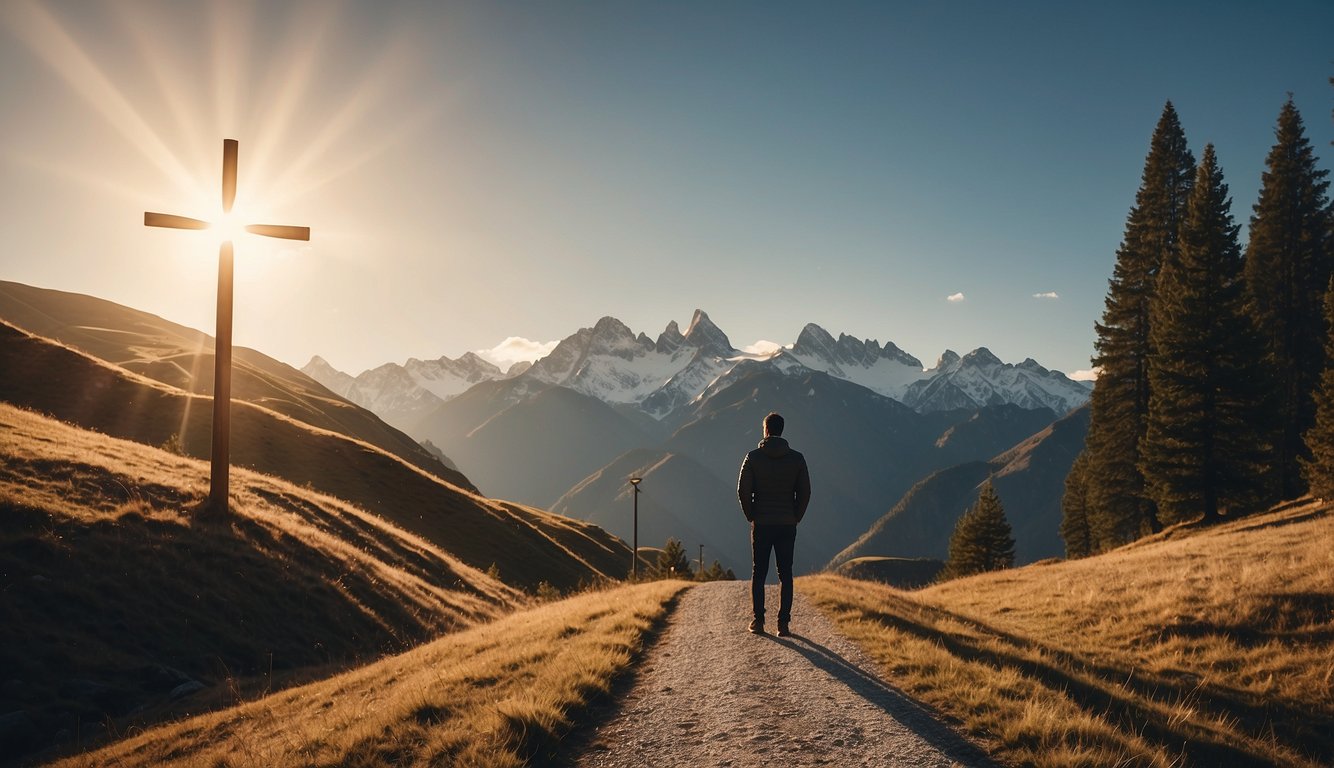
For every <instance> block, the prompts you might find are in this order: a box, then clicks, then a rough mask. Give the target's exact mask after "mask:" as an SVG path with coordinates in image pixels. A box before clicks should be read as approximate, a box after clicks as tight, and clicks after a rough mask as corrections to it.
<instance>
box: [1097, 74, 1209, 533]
mask: <svg viewBox="0 0 1334 768" xmlns="http://www.w3.org/2000/svg"><path fill="white" fill-rule="evenodd" d="M1194 171H1195V158H1194V156H1192V155H1191V153H1190V149H1189V148H1188V147H1187V146H1186V135H1185V133H1184V131H1182V129H1181V122H1180V121H1179V120H1178V119H1177V113H1176V110H1175V109H1174V108H1173V107H1172V103H1171V102H1170V101H1169V102H1168V103H1167V105H1166V106H1165V107H1164V108H1163V114H1162V117H1161V118H1160V119H1159V120H1158V125H1157V127H1156V128H1155V129H1154V132H1153V138H1152V140H1151V141H1150V144H1149V154H1148V157H1147V158H1146V159H1145V161H1144V173H1143V176H1142V177H1141V181H1140V188H1139V191H1138V192H1137V193H1136V194H1135V205H1134V206H1133V207H1132V208H1131V209H1130V214H1129V216H1128V217H1127V218H1126V229H1125V234H1124V235H1123V237H1122V240H1121V245H1120V247H1119V248H1118V249H1117V252H1116V266H1115V268H1114V271H1113V273H1112V279H1111V280H1110V281H1109V284H1108V289H1107V299H1106V308H1105V309H1104V311H1103V315H1102V321H1101V322H1099V323H1098V324H1097V325H1096V326H1095V327H1096V330H1097V334H1098V338H1097V342H1096V344H1095V349H1096V356H1095V357H1094V360H1093V362H1094V364H1095V365H1096V366H1097V367H1098V368H1099V369H1100V370H1099V373H1098V381H1097V384H1096V385H1095V386H1094V388H1093V395H1092V402H1091V421H1090V423H1089V434H1088V438H1087V440H1086V443H1085V445H1086V450H1087V451H1088V454H1089V458H1088V468H1087V472H1088V480H1087V483H1088V488H1087V497H1088V503H1089V508H1088V518H1089V528H1090V530H1091V534H1092V538H1093V540H1094V542H1095V549H1106V548H1108V547H1111V546H1115V545H1117V544H1121V543H1123V542H1125V541H1129V540H1131V539H1133V538H1135V537H1137V536H1139V535H1141V534H1142V533H1144V532H1145V531H1146V530H1158V529H1159V528H1160V527H1161V525H1160V523H1159V521H1158V516H1157V511H1156V509H1155V507H1154V505H1153V502H1152V501H1151V500H1150V499H1149V498H1148V497H1147V495H1146V494H1145V489H1144V477H1143V475H1142V474H1141V473H1140V469H1139V465H1140V456H1139V444H1140V440H1141V439H1142V438H1143V436H1144V432H1145V417H1146V415H1147V414H1148V411H1149V396H1150V383H1149V357H1150V355H1151V354H1152V350H1151V343H1152V341H1151V335H1150V317H1149V301H1150V299H1151V298H1152V297H1153V291H1154V284H1155V282H1156V280H1157V277H1158V271H1159V269H1160V268H1161V267H1162V264H1163V262H1164V260H1166V259H1167V258H1168V257H1169V256H1173V255H1174V254H1175V253H1176V249H1177V231H1178V229H1179V228H1180V223H1181V219H1182V215H1183V213H1184V211H1185V205H1186V198H1187V196H1188V195H1189V194H1190V188H1191V183H1192V181H1193V179H1194Z"/></svg>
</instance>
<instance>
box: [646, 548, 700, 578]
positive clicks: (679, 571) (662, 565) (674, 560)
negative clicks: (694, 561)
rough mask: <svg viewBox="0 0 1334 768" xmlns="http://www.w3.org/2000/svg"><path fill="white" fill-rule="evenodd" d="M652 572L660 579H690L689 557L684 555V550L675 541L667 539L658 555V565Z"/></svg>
mask: <svg viewBox="0 0 1334 768" xmlns="http://www.w3.org/2000/svg"><path fill="white" fill-rule="evenodd" d="M654 572H655V573H656V574H657V575H658V578H660V579H667V578H677V579H688V578H690V573H691V571H690V557H689V556H687V555H686V548H685V546H684V545H683V544H681V542H679V541H677V540H676V539H667V543H666V544H665V545H664V546H663V548H662V551H661V552H659V553H658V564H657V567H656V568H655V569H654Z"/></svg>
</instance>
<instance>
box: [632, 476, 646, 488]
mask: <svg viewBox="0 0 1334 768" xmlns="http://www.w3.org/2000/svg"><path fill="white" fill-rule="evenodd" d="M642 482H644V478H642V477H632V478H630V485H633V486H636V487H637V486H638V485H639V484H640V483H642Z"/></svg>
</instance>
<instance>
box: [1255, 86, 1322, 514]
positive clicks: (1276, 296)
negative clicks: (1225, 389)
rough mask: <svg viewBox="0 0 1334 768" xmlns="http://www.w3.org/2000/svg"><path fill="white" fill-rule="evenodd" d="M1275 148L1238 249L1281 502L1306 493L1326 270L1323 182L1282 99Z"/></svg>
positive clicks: (1292, 107) (1295, 116) (1297, 120)
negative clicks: (1272, 375)
mask: <svg viewBox="0 0 1334 768" xmlns="http://www.w3.org/2000/svg"><path fill="white" fill-rule="evenodd" d="M1274 133H1275V136H1276V137H1277V142H1276V143H1275V144H1274V147H1273V149H1271V150H1270V152H1269V156H1268V158H1267V159H1266V160H1265V172H1264V176H1263V181H1262V185H1261V187H1260V199H1259V201H1258V202H1256V204H1255V206H1254V215H1252V216H1251V221H1250V225H1251V226H1250V242H1249V243H1248V244H1247V246H1246V286H1247V290H1248V293H1249V297H1250V306H1249V311H1250V312H1251V315H1252V316H1253V317H1254V319H1255V325H1256V327H1257V328H1259V329H1260V331H1261V334H1262V336H1263V337H1264V343H1265V353H1266V355H1267V360H1268V362H1269V365H1270V367H1271V368H1272V369H1273V370H1274V371H1277V372H1278V373H1280V374H1281V376H1280V377H1279V379H1280V381H1279V382H1278V383H1279V386H1278V387H1277V389H1276V395H1277V401H1278V402H1277V414H1278V419H1277V421H1276V423H1275V432H1274V434H1272V435H1271V436H1270V442H1271V443H1272V444H1273V446H1274V455H1273V464H1274V469H1275V472H1276V474H1277V482H1278V492H1279V494H1280V495H1281V498H1285V499H1291V498H1296V497H1297V496H1300V495H1302V494H1303V493H1305V492H1306V483H1305V481H1304V480H1303V478H1302V474H1301V471H1300V462H1301V460H1302V459H1305V458H1307V457H1308V454H1307V451H1306V445H1305V443H1304V441H1303V435H1304V433H1305V432H1306V431H1307V430H1308V429H1310V427H1311V425H1312V423H1314V421H1315V400H1314V394H1315V390H1316V388H1317V386H1319V382H1320V376H1321V372H1322V371H1323V370H1324V368H1325V351H1324V343H1325V322H1324V307H1323V302H1324V290H1325V286H1326V284H1327V283H1328V282H1329V278H1330V274H1331V269H1332V268H1334V247H1332V244H1331V243H1330V236H1329V234H1328V231H1327V228H1328V211H1327V209H1326V206H1327V200H1326V197H1325V191H1326V189H1327V188H1328V187H1329V182H1327V181H1325V177H1326V176H1327V175H1328V171H1324V170H1320V169H1317V168H1316V157H1315V154H1314V152H1313V150H1312V148H1311V143H1310V142H1309V141H1308V140H1307V138H1306V134H1305V129H1304V128H1303V127H1302V118H1301V115H1300V114H1299V113H1298V112H1297V107H1296V106H1295V105H1294V104H1293V103H1292V97H1291V96H1289V97H1288V101H1287V103H1285V104H1284V105H1283V109H1282V111H1280V112H1279V116H1278V127H1277V128H1276V129H1275V132H1274Z"/></svg>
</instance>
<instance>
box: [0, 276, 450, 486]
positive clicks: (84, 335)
mask: <svg viewBox="0 0 1334 768" xmlns="http://www.w3.org/2000/svg"><path fill="white" fill-rule="evenodd" d="M0 320H3V321H6V322H8V323H10V324H12V325H14V326H16V327H18V328H22V329H23V330H25V331H28V332H29V333H32V334H34V335H37V336H41V337H44V338H48V339H54V340H56V341H59V342H61V343H62V344H66V345H68V346H70V347H73V348H74V349H77V350H80V351H81V352H84V353H85V354H87V355H90V356H92V357H95V358H97V359H99V360H103V361H106V362H108V363H111V364H112V365H114V366H116V367H118V368H122V369H124V370H128V371H132V372H134V373H138V374H142V375H143V376H145V377H147V378H149V379H153V380H155V381H158V382H161V383H163V384H167V385H168V386H170V387H173V388H177V389H180V390H183V391H185V392H190V393H193V394H197V395H208V396H212V394H213V338H212V337H210V336H208V335H207V334H204V333H201V332H200V331H196V330H194V329H192V328H187V327H185V326H183V325H177V324H176V323H173V322H170V321H167V320H163V319H162V318H160V317H158V316H156V315H150V314H148V313H147V312H140V311H138V310H136V309H131V308H130V307H125V306H121V305H119V304H115V303H113V302H110V301H105V300H103V299H98V298H94V297H92V296H84V295H82V294H77V293H66V292H64V291H53V290H48V289H44V288H34V287H32V286H28V285H23V284H22V283H14V282H7V281H3V280H0ZM4 377H5V378H9V375H8V374H5V375H4ZM34 383H36V384H41V385H44V386H51V385H52V384H54V383H55V382H54V381H52V380H43V379H37V380H35V381H34ZM65 384H66V386H77V385H78V382H77V381H68V382H65ZM232 399H233V400H234V401H245V402H250V403H255V404H257V405H261V406H263V407H264V408H266V409H268V410H271V411H274V412H276V413H280V414H282V415H284V416H287V417H289V418H292V419H295V420H297V421H300V422H304V423H306V424H309V425H311V426H313V427H315V428H317V429H323V430H329V431H332V432H337V433H339V434H343V435H348V436H350V437H353V438H355V439H357V440H361V441H363V442H367V443H370V444H371V445H374V446H376V447H377V448H380V449H382V450H384V451H386V452H388V453H390V454H393V455H395V456H397V457H399V458H400V459H403V460H404V461H406V462H408V463H409V464H412V465H414V466H417V467H419V468H421V469H425V470H426V471H428V472H432V473H435V474H439V475H440V476H441V477H443V478H444V479H445V480H447V481H448V482H450V483H453V484H454V485H457V486H459V487H462V488H468V489H472V486H471V483H469V482H468V479H467V478H465V477H463V476H462V475H460V474H458V473H457V472H451V471H449V470H444V469H441V467H440V465H439V463H437V462H436V461H435V458H434V457H433V456H432V455H431V454H429V453H428V452H426V451H424V450H423V449H422V447H421V446H419V445H418V444H417V443H416V441H415V440H413V439H412V438H410V437H408V436H407V435H405V434H403V433H402V432H399V431H398V430H396V429H393V428H392V427H390V426H389V425H387V424H385V423H384V422H383V421H381V420H380V418H379V417H377V416H376V415H375V414H373V413H371V412H370V411H367V410H365V409H363V408H359V407H357V406H356V405H353V404H352V403H350V402H348V401H347V400H344V399H343V398H341V397H338V396H336V395H334V394H333V393H332V392H330V391H329V390H327V389H325V388H324V387H323V386H321V385H320V384H318V383H317V382H315V380H313V379H311V378H310V377H308V376H306V375H305V374H304V373H301V372H300V371H298V370H296V369H294V368H292V367H290V366H287V365H285V364H283V363H280V362H278V361H277V360H274V359H273V358H270V357H268V356H266V355H263V354H261V353H259V352H256V351H255V350H253V349H247V348H245V347H237V348H235V349H234V350H233V356H232ZM205 410H207V409H205ZM204 442H205V445H206V444H207V437H205V439H204ZM195 455H200V456H203V455H206V454H198V453H196V454H195Z"/></svg>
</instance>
